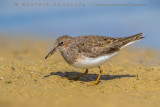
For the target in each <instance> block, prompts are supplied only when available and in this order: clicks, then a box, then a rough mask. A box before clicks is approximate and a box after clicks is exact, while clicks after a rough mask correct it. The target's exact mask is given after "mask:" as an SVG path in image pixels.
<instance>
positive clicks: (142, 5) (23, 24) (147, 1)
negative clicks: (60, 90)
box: [0, 0, 160, 49]
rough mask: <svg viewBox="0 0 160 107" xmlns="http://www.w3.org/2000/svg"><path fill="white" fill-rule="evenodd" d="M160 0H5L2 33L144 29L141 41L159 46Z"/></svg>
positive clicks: (117, 33) (0, 8) (0, 10)
mask: <svg viewBox="0 0 160 107" xmlns="http://www.w3.org/2000/svg"><path fill="white" fill-rule="evenodd" d="M159 10H160V1H159V0H154V1H153V0H92V2H91V1H90V0H1V1H0V35H1V36H9V37H14V36H15V37H17V36H18V37H22V36H29V35H30V36H31V37H32V36H33V37H38V38H40V37H42V38H43V37H44V38H47V37H55V38H56V37H59V36H61V35H66V34H67V35H70V36H81V35H101V36H111V37H124V36H131V35H134V34H137V33H144V35H143V36H145V37H146V38H145V39H144V40H143V41H141V42H139V44H141V45H144V46H147V47H151V48H155V49H159V45H160V42H159V39H160V36H159V28H160V21H159V19H160V14H159V12H160V11H159Z"/></svg>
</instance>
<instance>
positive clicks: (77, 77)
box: [68, 69, 88, 80]
mask: <svg viewBox="0 0 160 107" xmlns="http://www.w3.org/2000/svg"><path fill="white" fill-rule="evenodd" d="M87 73H88V69H86V71H85V72H84V73H82V74H80V75H78V76H76V77H74V78H69V77H68V79H71V80H78V79H79V78H80V77H82V76H84V75H86V74H87Z"/></svg>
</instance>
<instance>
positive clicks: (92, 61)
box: [45, 33, 144, 85]
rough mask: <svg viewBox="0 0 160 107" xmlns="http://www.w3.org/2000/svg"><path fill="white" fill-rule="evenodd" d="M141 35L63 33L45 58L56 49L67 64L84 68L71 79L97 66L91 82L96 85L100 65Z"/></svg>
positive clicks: (140, 37)
mask: <svg viewBox="0 0 160 107" xmlns="http://www.w3.org/2000/svg"><path fill="white" fill-rule="evenodd" d="M141 35H142V33H139V34H136V35H133V36H129V37H123V38H113V37H106V36H96V35H88V36H78V37H70V36H68V35H64V36H61V37H59V38H57V39H56V42H55V46H54V48H53V49H52V50H51V51H50V52H49V53H48V55H47V56H46V57H45V59H47V58H48V57H49V56H51V55H52V54H53V53H54V52H55V51H56V50H57V51H59V52H60V53H61V55H62V56H63V58H64V59H65V61H66V62H67V63H68V64H69V65H71V66H73V67H76V68H81V69H86V71H85V72H84V73H83V74H80V75H79V76H77V77H74V78H72V79H73V80H77V79H79V78H80V77H81V76H84V75H86V74H87V73H88V69H89V68H94V67H98V68H99V70H100V74H99V76H98V78H97V80H96V81H95V82H93V83H92V84H91V85H97V84H98V83H99V79H100V77H101V75H102V72H103V70H102V68H101V67H100V66H101V65H102V64H104V63H105V62H106V61H107V60H108V59H110V58H111V57H112V56H114V55H116V54H117V53H118V52H119V51H120V50H121V49H122V48H124V47H126V46H128V45H130V44H132V43H134V42H136V41H139V40H141V39H143V38H144V37H142V36H141Z"/></svg>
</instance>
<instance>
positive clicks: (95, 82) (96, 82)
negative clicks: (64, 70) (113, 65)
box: [90, 67, 103, 85]
mask: <svg viewBox="0 0 160 107" xmlns="http://www.w3.org/2000/svg"><path fill="white" fill-rule="evenodd" d="M98 68H99V70H100V73H99V76H98V78H97V80H96V81H93V82H92V84H90V85H97V84H98V83H99V79H100V77H101V75H102V73H103V70H102V68H101V67H98Z"/></svg>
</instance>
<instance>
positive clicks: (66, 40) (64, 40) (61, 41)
mask: <svg viewBox="0 0 160 107" xmlns="http://www.w3.org/2000/svg"><path fill="white" fill-rule="evenodd" d="M72 40H73V38H72V37H70V36H68V35H64V36H61V37H59V38H57V39H56V41H55V44H54V48H53V49H52V50H51V51H50V52H49V53H48V55H47V56H46V57H45V59H47V58H48V57H49V56H51V55H52V54H54V52H56V51H63V50H64V49H66V48H67V47H68V45H69V44H70V43H71V41H72Z"/></svg>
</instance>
